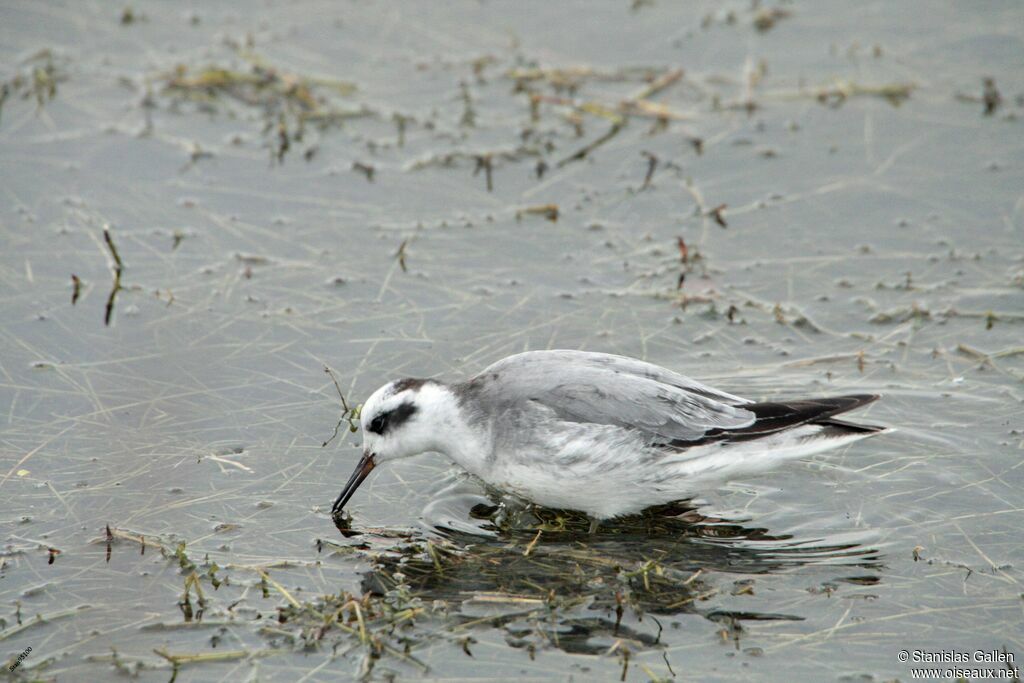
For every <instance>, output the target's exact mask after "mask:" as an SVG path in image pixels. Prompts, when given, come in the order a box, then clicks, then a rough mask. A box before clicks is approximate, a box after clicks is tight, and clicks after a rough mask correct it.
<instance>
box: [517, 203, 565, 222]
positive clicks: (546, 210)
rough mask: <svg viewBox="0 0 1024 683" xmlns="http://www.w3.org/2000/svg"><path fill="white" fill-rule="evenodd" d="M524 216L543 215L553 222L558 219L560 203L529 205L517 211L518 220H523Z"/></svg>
mask: <svg viewBox="0 0 1024 683" xmlns="http://www.w3.org/2000/svg"><path fill="white" fill-rule="evenodd" d="M523 216H543V217H544V218H547V219H548V220H549V221H551V222H552V223H556V222H557V221H558V204H541V205H539V206H527V207H526V208H524V209H519V210H518V211H516V220H517V221H518V220H522V218H523Z"/></svg>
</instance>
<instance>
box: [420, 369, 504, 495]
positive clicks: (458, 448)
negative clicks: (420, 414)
mask: <svg viewBox="0 0 1024 683" xmlns="http://www.w3.org/2000/svg"><path fill="white" fill-rule="evenodd" d="M438 389H439V391H438V393H437V394H436V395H434V396H431V397H430V398H429V399H428V400H429V402H430V414H431V415H432V417H433V419H432V420H431V433H432V435H433V439H432V441H433V443H432V444H431V449H430V450H434V451H437V452H439V453H442V454H443V455H446V456H448V457H449V458H450V459H452V460H453V461H455V464H457V465H459V466H460V467H462V468H463V469H465V470H468V471H469V472H471V473H473V474H475V475H477V476H481V475H482V474H483V473H484V471H485V470H486V468H487V464H488V462H489V460H490V456H489V454H490V452H491V445H492V444H491V430H490V425H487V424H484V423H481V424H479V425H478V424H477V422H476V421H475V420H472V416H471V414H470V408H468V407H467V406H465V405H464V404H462V403H461V402H460V401H459V400H458V398H457V397H456V395H455V393H454V392H452V391H451V389H449V388H448V387H446V386H441V387H438ZM484 422H486V421H484ZM481 426H483V427H484V428H483V429H481V428H480V427H481Z"/></svg>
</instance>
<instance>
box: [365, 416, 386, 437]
mask: <svg viewBox="0 0 1024 683" xmlns="http://www.w3.org/2000/svg"><path fill="white" fill-rule="evenodd" d="M387 425H388V414H387V413H381V414H380V415H378V416H377V417H375V418H373V420H371V421H370V426H369V427H368V429H369V430H370V431H371V432H373V433H374V434H383V433H384V430H385V429H386V428H387Z"/></svg>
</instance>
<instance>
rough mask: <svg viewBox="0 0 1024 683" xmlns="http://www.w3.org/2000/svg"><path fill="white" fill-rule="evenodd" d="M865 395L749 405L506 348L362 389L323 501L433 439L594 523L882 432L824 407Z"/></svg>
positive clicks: (451, 453)
mask: <svg viewBox="0 0 1024 683" xmlns="http://www.w3.org/2000/svg"><path fill="white" fill-rule="evenodd" d="M877 398H878V396H877V395H874V394H853V395H848V396H837V397H831V398H814V399H801V400H793V401H788V400H787V401H772V402H766V403H755V402H753V401H750V400H748V399H744V398H740V397H739V396H733V395H732V394H728V393H725V392H724V391H719V390H718V389H714V388H712V387H709V386H706V385H704V384H701V383H700V382H697V381H695V380H692V379H690V378H688V377H685V376H683V375H680V374H678V373H676V372H673V371H671V370H667V369H665V368H662V367H659V366H657V365H653V364H651V363H646V362H644V361H640V360H636V359H633V358H627V357H625V356H615V355H610V354H605V353H589V352H584V351H529V352H525V353H519V354H516V355H513V356H509V357H507V358H504V359H502V360H500V361H498V362H496V363H494V364H493V365H491V366H490V367H488V368H487V369H485V370H484V371H483V372H481V373H480V374H479V375H477V376H476V377H473V378H472V379H470V380H468V381H465V382H461V383H456V384H445V383H443V382H439V381H435V380H429V379H428V380H423V379H401V380H396V381H393V382H389V383H388V384H385V385H384V386H383V387H381V388H380V389H378V390H377V391H375V392H374V393H373V395H371V396H370V398H369V399H368V400H367V401H366V403H365V405H364V406H363V408H362V412H361V416H360V422H361V426H362V430H363V455H362V458H361V459H360V461H359V463H358V465H356V468H355V471H354V472H353V473H352V476H351V478H350V479H349V480H348V483H347V484H345V488H344V489H343V490H342V492H341V494H340V495H339V496H338V498H337V500H336V501H335V502H334V506H333V508H332V513H333V515H334V516H335V517H336V516H337V515H338V514H339V513H340V512H341V510H342V508H344V506H345V504H346V503H348V500H349V498H351V497H352V494H353V493H355V491H356V489H357V488H358V487H359V485H360V484H361V483H362V481H363V480H364V479H365V478H366V476H367V475H368V474H369V473H370V471H371V470H372V469H373V468H374V467H376V466H377V465H379V464H381V463H383V462H386V461H389V460H397V459H399V458H405V457H409V456H413V455H417V454H420V453H424V452H428V451H436V452H439V453H442V454H444V455H446V456H448V457H449V458H450V459H451V460H453V461H454V462H455V463H456V464H458V465H460V466H461V467H462V468H464V469H465V470H467V471H469V472H470V473H472V474H474V475H476V476H477V477H479V478H480V479H482V480H483V481H484V482H486V483H487V484H490V485H491V486H493V487H495V488H497V489H500V490H502V491H507V492H510V493H513V494H515V495H518V496H520V497H522V498H525V499H527V500H529V501H532V502H534V503H537V504H540V505H544V506H547V507H554V508H563V509H573V510H580V511H583V512H585V513H587V514H588V515H590V516H591V518H592V519H593V520H594V521H595V523H596V522H597V521H598V520H603V519H608V518H611V517H618V516H620V515H625V514H630V513H634V512H639V511H640V510H643V509H644V508H647V507H649V506H652V505H658V504H663V503H668V502H671V501H674V500H679V499H681V498H683V497H685V496H686V495H688V494H692V493H694V492H696V491H697V490H699V489H700V487H701V486H706V485H707V484H708V483H710V482H713V481H721V480H725V479H729V478H731V477H736V476H742V475H748V474H751V473H755V472H761V471H764V470H766V469H769V468H771V467H773V466H774V465H776V464H778V463H779V462H781V461H784V460H788V459H792V458H798V457H803V456H807V455H812V454H815V453H820V452H821V451H824V450H827V449H830V448H834V447H836V446H840V445H843V444H848V443H850V442H852V441H856V440H857V439H862V438H864V437H867V436H870V435H872V434H876V433H878V432H880V431H884V429H885V428H883V427H876V426H873V425H861V424H854V423H850V422H845V421H842V420H837V419H835V417H834V416H835V415H838V414H840V413H844V412H846V411H849V410H853V409H855V408H859V407H861V406H863V405H866V404H868V403H871V402H872V401H874V400H876V399H877Z"/></svg>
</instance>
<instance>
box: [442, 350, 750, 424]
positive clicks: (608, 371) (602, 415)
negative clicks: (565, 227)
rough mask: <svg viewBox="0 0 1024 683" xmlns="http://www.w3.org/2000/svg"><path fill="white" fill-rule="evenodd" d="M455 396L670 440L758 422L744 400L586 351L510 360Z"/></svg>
mask: <svg viewBox="0 0 1024 683" xmlns="http://www.w3.org/2000/svg"><path fill="white" fill-rule="evenodd" d="M456 393H457V394H461V395H463V396H465V397H467V398H469V397H470V396H472V398H473V400H475V401H481V402H486V403H490V404H491V405H492V406H495V407H497V406H499V405H501V404H503V403H515V402H520V401H535V402H538V403H540V404H542V405H544V406H546V407H547V408H550V409H551V410H553V411H554V412H555V414H556V415H558V416H559V417H560V418H562V419H564V420H568V421H573V422H589V423H595V424H608V425H616V426H620V427H627V428H632V429H638V430H640V431H642V432H645V433H647V434H650V435H652V436H654V437H657V438H659V439H668V440H684V441H685V440H695V439H699V438H701V437H702V436H703V435H704V434H705V433H706V432H708V431H710V430H714V429H722V430H727V429H736V428H741V427H745V426H748V425H751V424H753V423H754V420H755V418H756V416H755V415H754V413H753V412H751V411H750V410H746V409H745V408H744V407H743V404H744V403H747V401H746V400H745V399H742V398H739V397H737V396H733V395H731V394H727V393H725V392H722V391H718V390H716V389H713V388H711V387H708V386H705V385H703V384H701V383H699V382H696V381H694V380H691V379H689V378H687V377H685V376H683V375H680V374H678V373H675V372H672V371H670V370H666V369H665V368H660V367H658V366H656V365H652V364H650V363H645V362H643V361H639V360H634V359H632V358H626V357H624V356H613V355H608V354H603V353H588V352H585V351H532V352H526V353H520V354H517V355H514V356H509V357H508V358H504V359H502V360H500V361H498V362H497V363H495V364H493V365H491V366H490V367H488V368H487V369H486V370H484V371H483V372H481V373H480V374H479V375H478V376H476V377H474V378H473V379H471V380H469V381H468V382H465V383H463V384H461V385H458V386H457V387H456ZM488 412H489V411H488Z"/></svg>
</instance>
